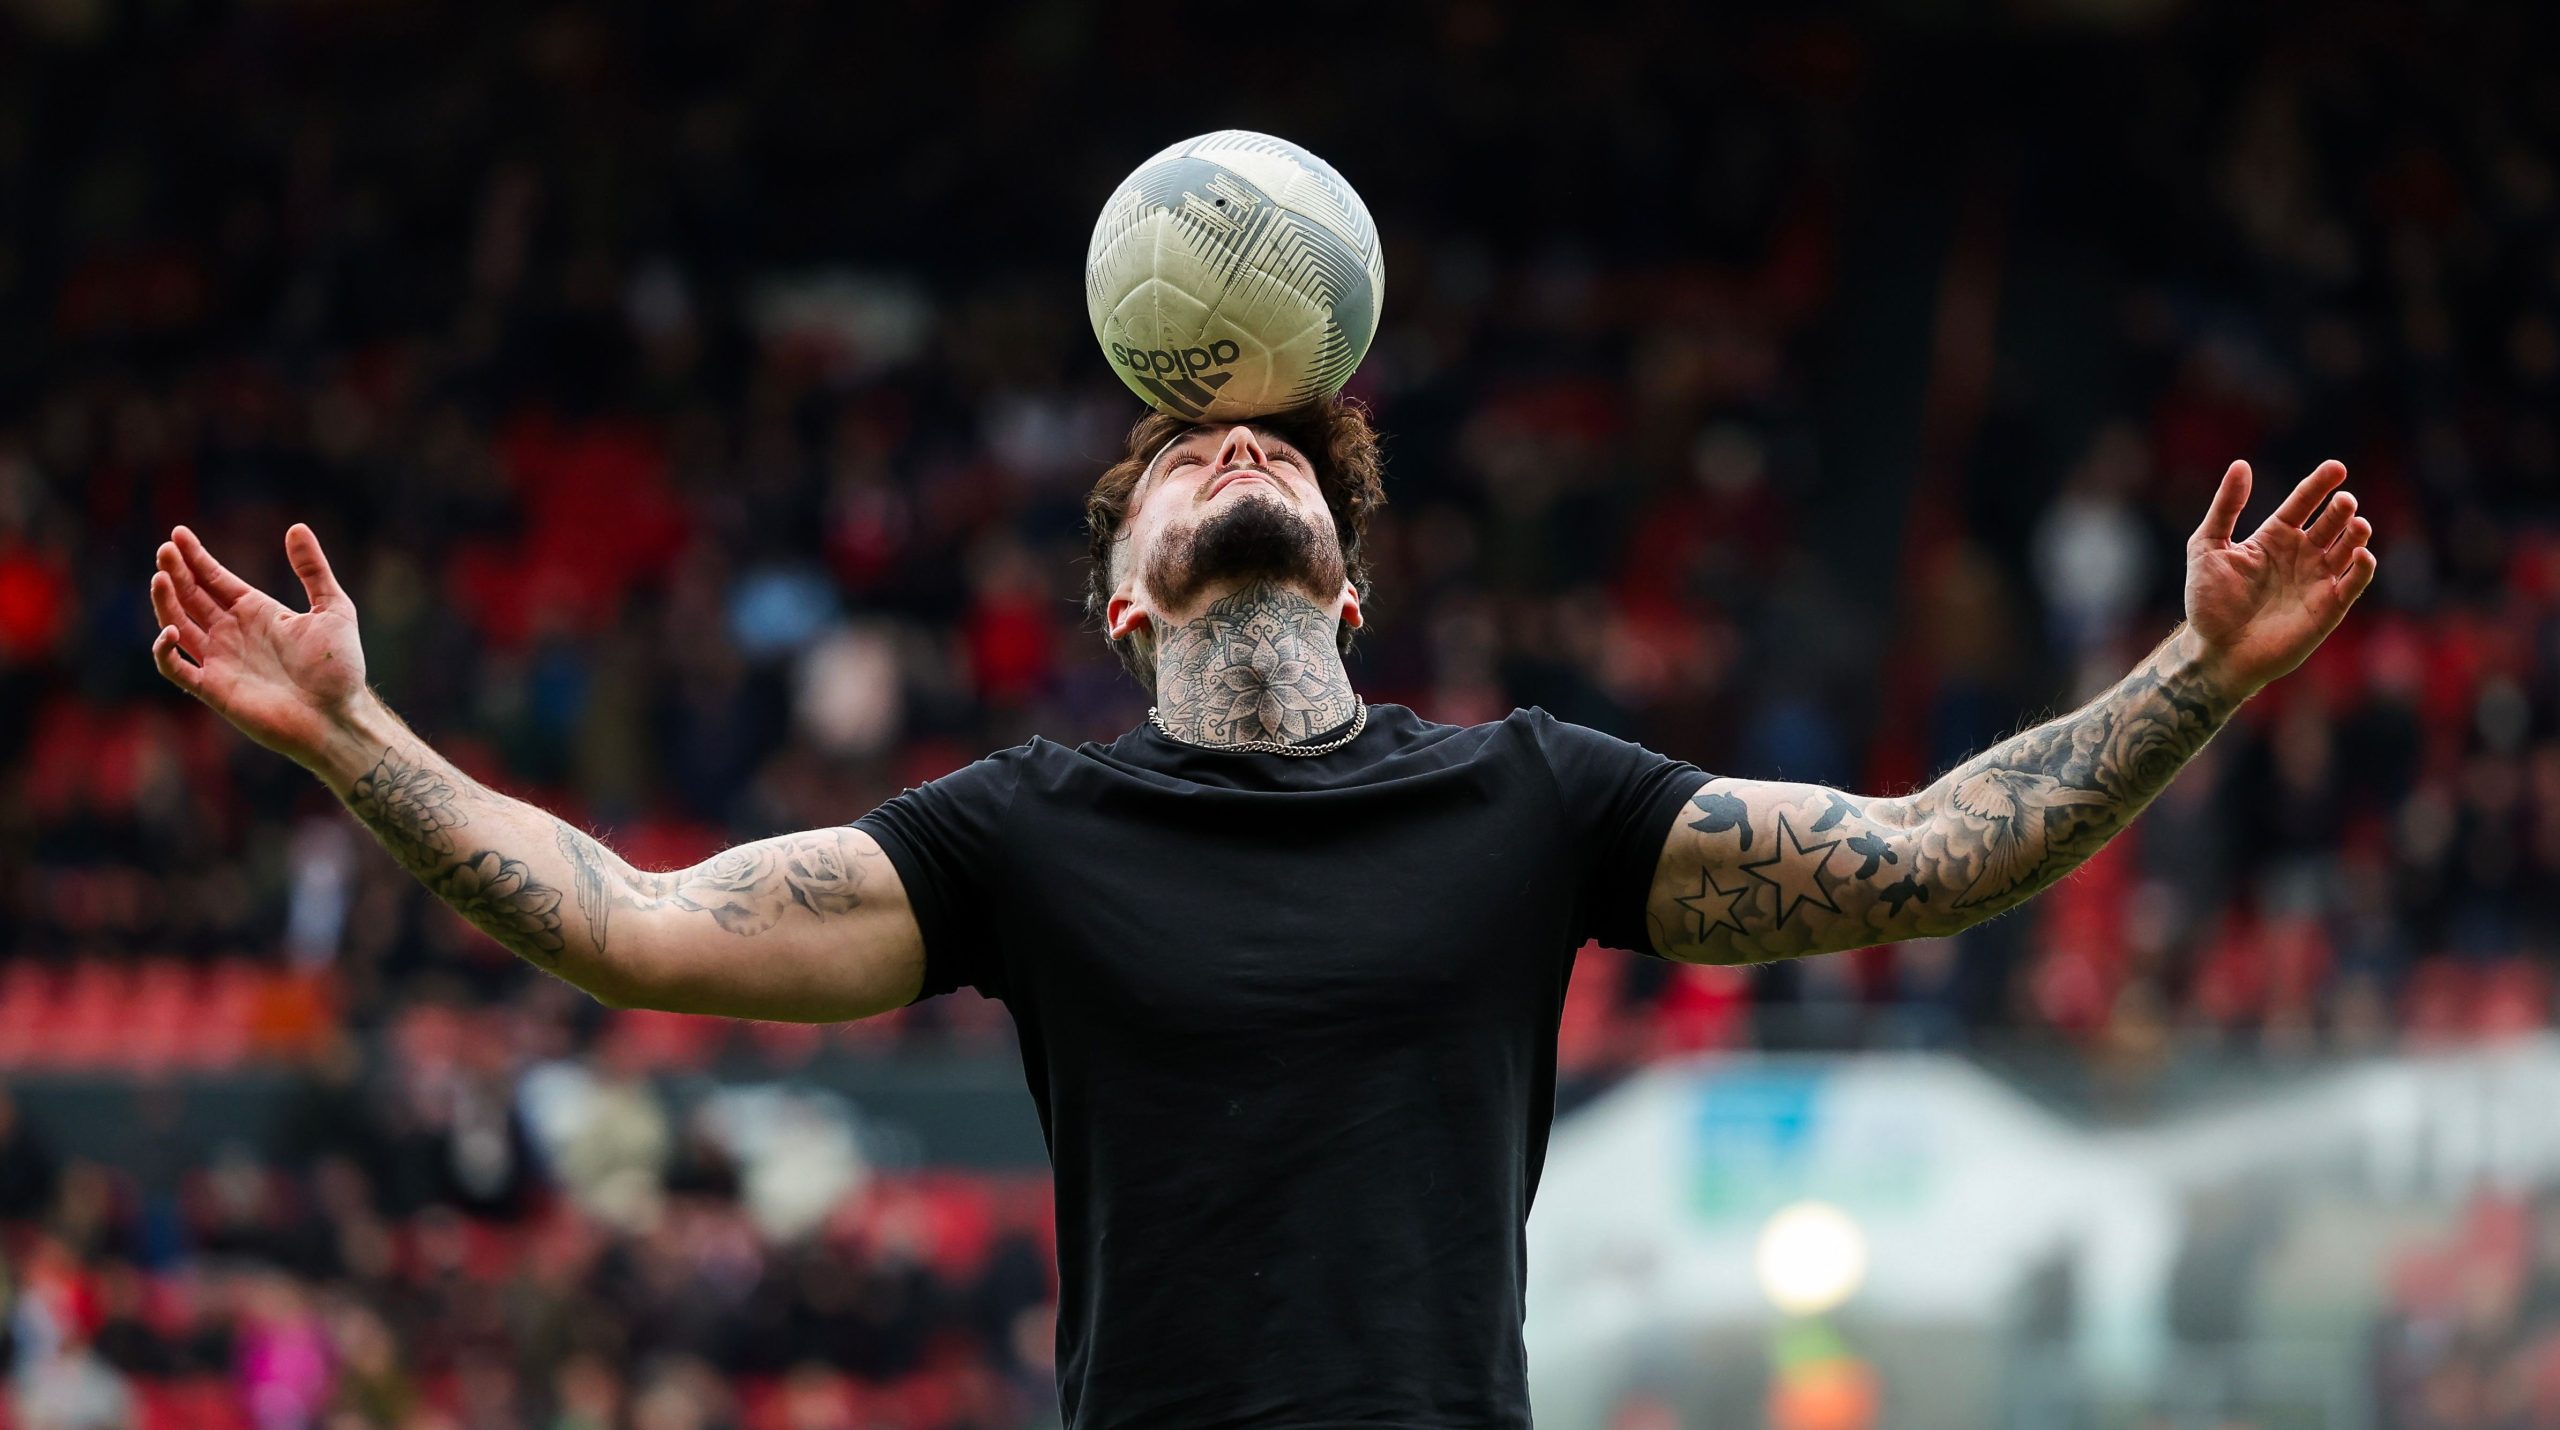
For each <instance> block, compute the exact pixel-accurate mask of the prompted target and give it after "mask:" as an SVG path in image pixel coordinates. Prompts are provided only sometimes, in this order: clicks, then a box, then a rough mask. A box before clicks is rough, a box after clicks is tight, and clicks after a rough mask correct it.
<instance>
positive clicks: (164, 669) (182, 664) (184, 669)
mask: <svg viewBox="0 0 2560 1430" xmlns="http://www.w3.org/2000/svg"><path fill="white" fill-rule="evenodd" d="M151 663H152V664H153V665H155V666H158V667H159V668H160V674H161V675H162V676H164V677H166V678H167V679H168V682H169V683H170V684H171V685H174V686H176V687H178V688H179V689H180V690H183V691H185V692H187V693H188V694H189V695H195V694H197V693H198V690H197V684H198V681H199V679H200V678H201V677H202V675H203V672H202V671H200V670H198V669H197V668H196V667H194V666H192V665H189V664H187V660H186V657H185V656H182V655H180V654H179V653H178V628H177V627H175V626H162V627H161V628H160V634H159V635H158V636H157V637H155V638H154V639H153V640H152V642H151Z"/></svg>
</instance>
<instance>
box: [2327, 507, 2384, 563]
mask: <svg viewBox="0 0 2560 1430" xmlns="http://www.w3.org/2000/svg"><path fill="white" fill-rule="evenodd" d="M2372 539H2373V523H2372V522H2369V521H2367V520H2365V519H2364V518H2363V517H2357V518H2356V519H2355V520H2353V521H2351V522H2348V523H2347V529H2346V530H2345V531H2343V532H2340V533H2339V534H2338V540H2337V543H2336V544H2335V545H2333V546H2331V547H2329V548H2328V549H2327V550H2326V551H2323V552H2322V553H2320V555H2321V559H2322V560H2324V561H2325V562H2327V563H2328V567H2329V574H2330V575H2332V576H2337V575H2343V574H2345V572H2346V569H2347V563H2349V562H2351V561H2353V560H2354V559H2355V554H2356V553H2357V552H2359V551H2362V550H2364V544H2365V543H2366V542H2368V541H2371V540H2372Z"/></svg>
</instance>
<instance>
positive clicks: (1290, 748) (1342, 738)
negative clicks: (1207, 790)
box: [1147, 701, 1369, 758]
mask: <svg viewBox="0 0 2560 1430" xmlns="http://www.w3.org/2000/svg"><path fill="white" fill-rule="evenodd" d="M1147 719H1148V720H1149V721H1151V722H1152V723H1153V724H1154V725H1155V727H1156V728H1157V729H1158V730H1160V731H1163V733H1164V737H1165V738H1166V739H1168V740H1171V741H1173V742H1174V743H1175V744H1177V745H1190V746H1193V747H1194V748H1197V749H1202V750H1221V751H1227V752H1230V753H1233V754H1238V755H1297V756H1300V757H1302V758H1303V757H1305V756H1308V755H1330V754H1332V753H1333V752H1334V751H1336V750H1339V749H1341V748H1342V747H1343V746H1345V745H1348V744H1350V743H1351V742H1352V741H1354V740H1357V739H1359V738H1360V732H1361V731H1363V730H1366V729H1368V728H1369V705H1368V702H1366V701H1363V702H1361V704H1360V707H1359V709H1358V710H1356V711H1354V712H1353V713H1352V716H1351V728H1350V729H1348V730H1345V731H1343V732H1342V733H1341V734H1339V735H1336V736H1334V737H1333V738H1332V739H1330V740H1327V741H1325V742H1324V743H1323V744H1321V745H1292V744H1288V743H1286V742H1284V741H1280V740H1245V741H1242V742H1240V743H1238V744H1233V745H1203V744H1201V743H1200V742H1199V741H1197V740H1186V739H1184V738H1182V737H1181V736H1180V735H1177V734H1175V733H1173V731H1172V729H1171V728H1170V727H1168V726H1167V725H1166V724H1165V723H1164V716H1163V714H1162V713H1160V712H1159V711H1158V710H1157V709H1156V707H1154V706H1152V705H1150V706H1148V707H1147Z"/></svg>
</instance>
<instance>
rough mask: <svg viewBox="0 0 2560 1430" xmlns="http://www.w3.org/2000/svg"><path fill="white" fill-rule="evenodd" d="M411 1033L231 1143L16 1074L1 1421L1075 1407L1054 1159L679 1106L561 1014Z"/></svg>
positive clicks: (774, 1107) (1002, 1413) (904, 1421)
mask: <svg viewBox="0 0 2560 1430" xmlns="http://www.w3.org/2000/svg"><path fill="white" fill-rule="evenodd" d="M555 1012H556V1007H555ZM392 1043H393V1046H394V1047H395V1048H396V1052H395V1053H394V1054H393V1055H392V1056H390V1057H388V1058H387V1059H385V1060H384V1062H383V1063H382V1064H381V1065H380V1066H379V1067H378V1068H377V1069H374V1070H372V1071H370V1072H368V1071H367V1070H366V1068H365V1065H364V1063H363V1061H362V1060H361V1059H360V1058H359V1057H358V1056H357V1055H356V1053H355V1052H354V1050H353V1048H352V1047H351V1046H350V1045H348V1044H345V1043H339V1044H335V1045H333V1046H331V1047H330V1048H329V1049H327V1050H325V1051H324V1052H323V1053H322V1054H321V1055H319V1056H318V1057H316V1058H315V1060H314V1062H313V1063H312V1064H311V1066H310V1067H309V1069H308V1071H309V1076H308V1077H307V1079H306V1080H305V1081H304V1083H303V1084H302V1086H301V1089H300V1091H299V1092H298V1093H297V1094H296V1096H295V1098H294V1101H293V1104H292V1106H291V1108H290V1110H289V1114H288V1115H287V1116H286V1117H285V1118H284V1119H283V1120H282V1126H281V1131H280V1135H279V1136H278V1137H276V1138H275V1139H274V1141H275V1144H276V1145H274V1146H273V1147H271V1148H265V1147H260V1146H256V1145H252V1143H251V1141H250V1140H248V1139H246V1138H245V1137H244V1138H240V1139H226V1140H223V1141H221V1142H219V1143H218V1144H217V1145H216V1146H215V1148H214V1150H213V1151H212V1152H211V1154H210V1155H209V1156H207V1157H204V1158H202V1159H198V1158H193V1157H186V1156H181V1155H179V1154H178V1153H177V1152H176V1151H175V1149H174V1148H169V1147H166V1146H164V1147H162V1148H161V1149H159V1150H158V1151H156V1152H146V1153H144V1154H143V1155H141V1156H138V1157H134V1158H130V1159H122V1160H119V1161H117V1162H116V1163H114V1164H113V1165H109V1164H105V1163H101V1162H99V1161H97V1160H94V1159H90V1158H84V1157H79V1156H74V1155H68V1154H63V1153H60V1152H57V1151H55V1150H54V1148H53V1146H52V1145H51V1142H50V1139H49V1138H48V1136H47V1134H46V1132H45V1131H44V1129H42V1128H41V1127H39V1126H37V1125H35V1123H34V1122H33V1120H32V1119H30V1118H28V1117H26V1116H25V1115H23V1114H22V1112H21V1110H20V1108H19V1107H18V1105H17V1104H16V1102H15V1101H14V1100H12V1099H11V1097H10V1096H9V1094H8V1092H7V1091H6V1090H5V1089H0V1247H5V1249H6V1252H7V1255H6V1258H5V1260H0V1303H5V1304H7V1305H8V1306H9V1312H8V1315H7V1317H6V1320H5V1323H0V1366H5V1367H6V1378H7V1382H8V1385H9V1387H10V1391H9V1394H8V1396H7V1397H5V1399H6V1401H7V1403H6V1404H0V1426H12V1427H25V1430H107V1427H129V1426H138V1427H141V1430H163V1427H165V1430H231V1427H238V1430H252V1428H253V1427H254V1430H270V1427H293V1426H311V1427H319V1426H327V1427H333V1430H336V1427H344V1428H345V1430H361V1428H362V1427H384V1428H385V1430H394V1428H395V1427H396V1430H447V1427H450V1430H479V1427H489V1430H501V1427H515V1426H550V1427H555V1430H615V1427H625V1426H628V1427H632V1430H722V1427H736V1430H1013V1427H1018V1426H1025V1425H1039V1424H1043V1423H1053V1422H1054V1410H1055V1403H1056V1386H1055V1380H1054V1373H1053V1370H1052V1359H1051V1340H1052V1337H1053V1335H1054V1328H1055V1324H1056V1323H1055V1319H1054V1314H1053V1310H1052V1308H1053V1306H1054V1299H1055V1292H1054V1289H1053V1284H1052V1279H1053V1278H1052V1273H1051V1270H1050V1268H1051V1266H1052V1264H1053V1262H1054V1256H1055V1252H1054V1235H1055V1234H1054V1229H1053V1226H1052V1223H1051V1222H1050V1219H1049V1198H1048V1188H1047V1185H1046V1179H1045V1178H1043V1177H1041V1176H1039V1175H1038V1174H1037V1173H1034V1172H1022V1173H1014V1174H1006V1175H984V1174H981V1175H974V1176H972V1175H962V1174H959V1173H953V1172H931V1173H915V1172H905V1173H892V1172H887V1171H883V1170H881V1169H879V1168H878V1167H876V1166H875V1165H873V1164H872V1163H871V1161H870V1160H869V1159H868V1158H867V1157H866V1155H865V1152H864V1150H863V1140H862V1139H861V1138H860V1137H859V1136H858V1135H857V1128H856V1127H855V1126H854V1125H853V1123H852V1119H851V1117H850V1112H849V1109H847V1108H844V1107H843V1106H841V1105H839V1104H836V1103H834V1102H832V1101H831V1100H829V1099H826V1098H824V1097H819V1096H815V1095H811V1094H807V1093H789V1092H784V1091H780V1090H777V1089H774V1088H771V1087H767V1088H764V1089H761V1090H757V1091H754V1092H751V1093H739V1092H734V1091H733V1092H725V1093H715V1094H712V1095H710V1096H707V1097H701V1098H697V1099H694V1100H691V1101H690V1102H689V1103H687V1104H684V1105H679V1104H677V1103H676V1102H675V1101H674V1100H672V1099H671V1098H669V1097H668V1095H667V1094H666V1093H665V1092H664V1091H663V1090H662V1089H661V1088H660V1086H659V1085H658V1084H657V1082H656V1081H655V1080H653V1079H652V1078H650V1077H649V1076H647V1074H646V1070H645V1069H644V1068H642V1067H641V1066H639V1065H636V1064H633V1063H630V1062H628V1061H623V1060H617V1059H614V1058H612V1057H605V1058H601V1059H597V1060H593V1061H588V1060H581V1059H578V1058H576V1057H575V1056H574V1055H570V1056H564V1054H567V1053H570V1052H571V1050H572V1048H573V1043H574V1039H572V1038H571V1037H570V1036H569V1032H568V1029H567V1028H566V1027H565V1026H563V1025H561V1023H560V1022H559V1021H558V1020H557V1019H556V1017H555V1018H551V1019H546V1018H542V1017H537V1016H529V1015H526V1014H523V1013H518V1014H516V1015H514V1016H512V1017H511V1018H509V1019H508V1020H507V1023H506V1031H505V1034H504V1035H503V1036H492V1033H491V1031H490V1027H489V1025H488V1024H487V1023H486V1022H485V1021H475V1020H469V1019H462V1018H456V1017H452V1016H449V1015H445V1016H439V1015H436V1014H433V1013H425V1014H412V1015H407V1016H404V1018H403V1020H402V1023H401V1026H400V1030H399V1034H398V1036H397V1037H396V1038H394V1039H393V1040H392ZM160 1135H162V1136H167V1135H168V1133H167V1131H166V1130H165V1129H164V1131H163V1132H162V1133H161V1134H160Z"/></svg>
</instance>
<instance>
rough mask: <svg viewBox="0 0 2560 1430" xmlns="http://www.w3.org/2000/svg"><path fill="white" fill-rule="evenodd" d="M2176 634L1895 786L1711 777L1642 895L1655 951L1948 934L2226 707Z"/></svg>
mask: <svg viewBox="0 0 2560 1430" xmlns="http://www.w3.org/2000/svg"><path fill="white" fill-rule="evenodd" d="M2178 644H2179V643H2178V641H2177V640H2176V639H2175V638H2172V640H2171V641H2169V642H2167V643H2165V644H2163V645H2162V646H2161V648H2160V649H2159V650H2157V651H2154V652H2153V653H2152V655H2151V657H2150V658H2149V659H2147V660H2145V661H2144V662H2143V664H2142V665H2141V667H2139V668H2138V669H2136V670H2135V671H2134V672H2133V674H2131V675H2129V676H2127V677H2126V678H2125V679H2124V680H2123V681H2122V682H2121V683H2120V684H2118V685H2117V686H2116V687H2115V689H2113V690H2111V691H2109V692H2108V693H2107V694H2106V695H2103V696H2101V697H2099V698H2098V699H2097V700H2095V701H2093V702H2091V703H2090V704H2089V705H2087V706H2085V707H2083V708H2082V709H2080V710H2077V711H2074V712H2073V713H2071V714H2069V715H2066V716H2063V717H2062V718H2061V719H2058V720H2054V721H2051V722H2049V723H2047V724H2044V725H2040V726H2037V727H2036V728H2035V729H2032V730H2029V731H2027V732H2026V733H2024V734H2021V735H2017V736H2014V737H2012V738H2011V739H2009V740H2006V741H2003V742H2002V743H2001V744H1999V745H1997V746H1994V747H1993V748H1992V749H1990V750H1987V751H1985V752H1984V753H1982V754H1980V755H1977V756H1975V757H1974V758H1973V759H1971V760H1968V761H1966V762H1965V763H1964V764H1963V765H1961V766H1959V767H1957V768H1956V769H1955V770H1953V771H1951V772H1949V773H1948V774H1947V775H1946V776H1945V777H1943V778H1941V779H1940V780H1938V782H1937V783H1935V784H1933V785H1931V786H1929V788H1927V789H1925V790H1923V791H1921V792H1920V793H1918V794H1915V795H1911V796H1908V797H1906V798H1901V799H1882V800H1865V801H1860V800H1855V799H1851V798H1849V797H1847V796H1845V795H1842V794H1840V793H1839V792H1838V791H1835V790H1828V789H1823V788H1820V787H1819V786H1813V785H1791V784H1778V783H1766V782H1760V781H1752V780H1721V779H1720V780H1712V781H1710V782H1708V784H1707V785H1706V787H1705V788H1704V789H1701V790H1700V791H1699V792H1698V793H1697V795H1696V796H1695V797H1694V798H1693V799H1692V800H1691V801H1690V809H1689V811H1688V814H1687V816H1686V817H1684V819H1683V821H1682V823H1681V827H1680V828H1679V829H1677V830H1675V831H1674V833H1673V835H1672V838H1671V841H1670V843H1669V845H1668V846H1667V847H1666V848H1665V851H1664V855H1663V860H1662V864H1661V866H1660V868H1659V870H1658V871H1657V873H1656V876H1655V880H1654V889H1653V894H1652V896H1651V898H1650V899H1649V900H1648V902H1647V905H1646V919H1647V922H1648V924H1649V925H1650V927H1651V930H1652V936H1653V941H1654V947H1655V949H1656V951H1658V952H1660V953H1662V954H1663V955H1665V956H1666V957H1671V958H1678V959H1684V960H1687V961H1691V962H1700V963H1744V962H1753V961H1758V960H1763V959H1771V958H1786V957H1791V956H1794V955H1797V954H1806V953H1823V952H1829V951H1832V950H1836V949H1845V948H1858V947H1862V946H1865V945H1868V944H1878V943H1891V942H1895V941H1897V940H1901V939H1906V938H1926V937H1936V936H1939V935H1944V934H1949V933H1953V932H1955V931H1957V930H1958V929H1962V928H1965V927H1968V926H1970V925H1972V924H1975V923H1979V922H1981V921H1982V920H1984V919H1987V918H1990V917H1992V916H1994V915H1996V914H1999V913H2001V912H2003V911H2005V910H2007V909H2010V908H2013V907H2015V906H2017V905H2018V904H2019V903H2022V902H2024V901H2025V900H2026V899H2027V898H2029V897H2030V896H2032V895H2033V894H2035V893H2036V892H2037V891H2039V890H2041V889H2043V888H2045V887H2046V886H2048V885H2050V884H2052V883H2053V882H2054V881H2055V880H2057V879H2060V878H2061V877H2062V876H2063V875H2064V874H2067V873H2069V872H2070V871H2071V870H2072V869H2074V868H2077V867H2078V866H2079V865H2080V864H2081V863H2082V862H2083V861H2085V860H2087V859H2088V858H2089V856H2090V855H2092V854H2094V853H2096V852H2097V851H2098V848H2099V847H2100V846H2101V845H2103V844H2105V843H2106V842H2107V840H2108V839H2110V838H2112V837H2113V836H2114V835H2115V833H2116V831H2118V830H2120V829H2122V828H2124V826H2125V825H2126V824H2127V823H2128V822H2130V821H2131V820H2132V819H2133V817H2134V816H2135V815H2136V814H2138V813H2140V812H2141V810H2142V808H2143V807H2144V806H2145V805H2147V804H2149V803H2150V802H2151V799H2152V797H2153V796H2154V795H2157V794H2158V793H2159V792H2160V791H2161V790H2162V789H2163V788H2165V787H2166V786H2167V785H2168V783H2169V781H2170V779H2171V777H2173V776H2175V775H2176V774H2177V772H2178V771H2179V770H2180V769H2181V768H2183V767H2184V766H2185V765H2186V762H2187V761H2188V760H2189V759H2191V758H2193V757H2194V755H2195V753H2196V752H2197V751H2198V750H2200V749H2202V748H2204V745H2205V742H2206V741H2207V740H2210V739H2211V738H2212V737H2213V733H2214V732H2215V731H2216V730H2218V729H2220V728H2221V727H2222V725H2223V722H2225V721H2226V720H2228V719H2230V718H2231V712H2232V711H2233V710H2234V709H2236V708H2238V706H2239V703H2240V700H2239V697H2238V696H2235V695H2233V694H2231V693H2230V692H2227V691H2225V690H2223V689H2221V688H2220V687H2219V686H2217V685H2216V684H2215V683H2214V682H2213V681H2212V680H2211V679H2209V678H2208V677H2206V676H2205V675H2203V674H2200V673H2199V672H2198V671H2197V670H2196V669H2195V668H2194V667H2193V666H2191V665H2189V664H2187V663H2186V662H2184V661H2183V660H2182V659H2180V658H2178V657H2177V656H2176V654H2175V653H2174V652H2175V651H2176V650H2177V648H2178ZM1755 831H1756V838H1755Z"/></svg>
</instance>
